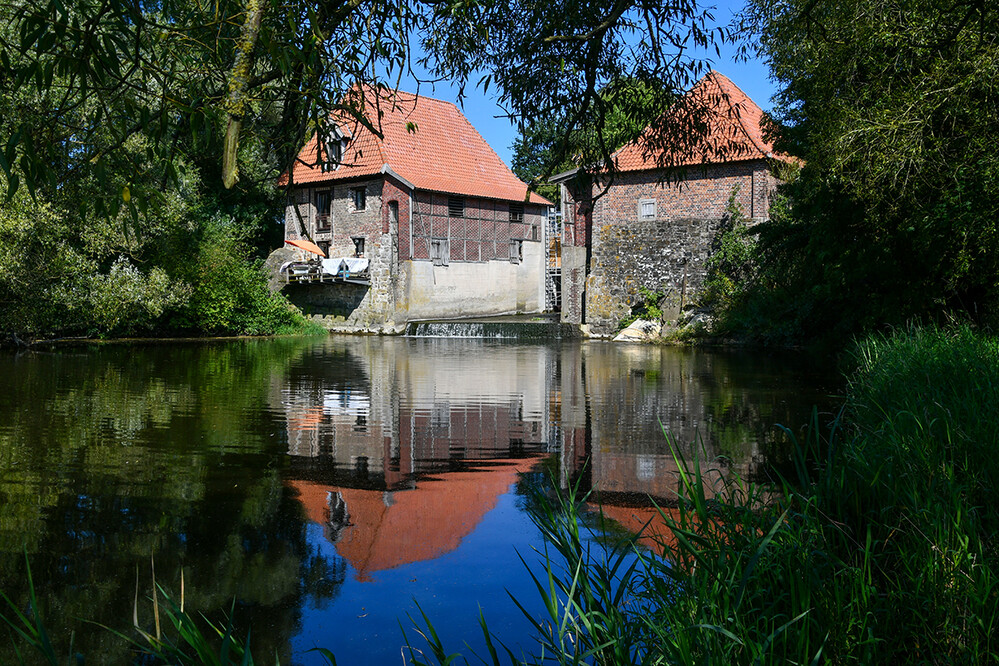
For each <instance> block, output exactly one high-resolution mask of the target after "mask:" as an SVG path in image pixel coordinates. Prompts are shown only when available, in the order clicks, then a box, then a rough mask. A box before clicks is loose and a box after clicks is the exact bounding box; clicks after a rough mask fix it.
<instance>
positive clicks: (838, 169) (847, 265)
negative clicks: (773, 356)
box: [718, 0, 999, 349]
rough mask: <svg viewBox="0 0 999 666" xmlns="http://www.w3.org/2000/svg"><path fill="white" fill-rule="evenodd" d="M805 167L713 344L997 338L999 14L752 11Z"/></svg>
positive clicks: (862, 1)
mask: <svg viewBox="0 0 999 666" xmlns="http://www.w3.org/2000/svg"><path fill="white" fill-rule="evenodd" d="M741 27H742V30H743V34H744V35H745V36H746V37H747V39H748V42H749V43H750V44H751V45H752V48H754V49H755V50H756V54H757V55H758V56H759V57H762V58H764V59H765V60H766V61H767V63H768V65H769V67H770V71H771V73H772V75H773V77H774V78H775V79H776V81H777V83H778V84H779V92H778V94H777V96H776V98H775V107H774V115H775V119H776V120H777V121H778V122H779V123H780V125H781V128H780V132H779V137H778V144H777V147H778V148H779V149H780V150H781V151H784V152H787V153H789V154H791V155H795V156H797V157H799V158H801V160H802V161H803V162H802V168H801V169H800V172H799V173H797V174H785V175H786V176H787V183H786V184H785V185H784V186H783V188H782V192H781V194H782V199H783V201H782V202H779V205H777V206H776V207H774V208H773V209H772V210H771V219H770V221H769V222H767V223H764V224H760V225H758V226H756V227H754V228H753V235H754V239H755V241H756V242H755V244H754V248H753V251H754V259H755V264H756V270H755V272H754V273H753V274H752V275H750V276H747V279H744V280H742V281H740V282H738V284H737V288H736V289H735V290H734V291H733V293H732V294H731V297H730V298H729V299H728V300H727V302H724V303H722V307H720V308H719V314H720V325H719V330H718V332H719V333H722V334H725V335H736V336H739V337H742V338H746V339H750V340H756V341H759V342H765V343H769V344H776V345H780V344H794V343H800V342H801V341H816V340H818V341H825V342H831V343H832V344H833V345H834V346H835V347H836V348H839V349H841V348H843V346H845V344H847V342H848V341H849V340H850V339H852V337H853V336H858V335H860V336H862V335H864V334H866V333H868V332H871V331H875V330H883V328H884V327H885V326H888V325H895V326H897V325H900V324H904V323H906V322H909V321H913V320H921V321H937V322H942V321H945V320H946V319H947V318H949V317H956V318H958V319H962V320H969V321H972V322H974V323H976V324H978V325H982V326H986V327H993V328H994V327H995V326H996V325H997V323H999V321H997V320H996V315H995V313H996V312H999V308H997V305H999V289H997V286H996V285H997V284H999V281H997V275H999V263H997V261H999V259H997V257H999V253H997V252H996V243H997V233H999V231H997V229H999V228H997V226H996V224H995V220H996V219H997V213H999V208H997V206H999V197H997V196H996V194H997V192H999V169H997V165H999V80H997V78H996V77H995V75H994V74H995V71H996V67H997V64H999V40H997V36H999V12H997V11H996V10H995V8H994V7H992V6H991V5H990V6H985V5H967V4H963V3H958V2H944V3H929V2H920V3H915V4H912V3H900V2H895V1H889V2H881V1H880V0H851V1H849V2H837V3H831V2H830V3H827V2H820V3H815V2H809V1H806V0H801V1H798V0H794V1H791V2H776V1H773V0H750V2H748V3H747V8H746V10H745V13H744V14H743V16H742V25H741Z"/></svg>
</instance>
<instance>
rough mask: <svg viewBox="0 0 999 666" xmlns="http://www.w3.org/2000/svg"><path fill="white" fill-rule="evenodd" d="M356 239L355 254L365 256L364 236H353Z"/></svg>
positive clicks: (353, 239)
mask: <svg viewBox="0 0 999 666" xmlns="http://www.w3.org/2000/svg"><path fill="white" fill-rule="evenodd" d="M350 240H352V241H354V256H355V257H363V256H364V236H353V237H351V239H350Z"/></svg>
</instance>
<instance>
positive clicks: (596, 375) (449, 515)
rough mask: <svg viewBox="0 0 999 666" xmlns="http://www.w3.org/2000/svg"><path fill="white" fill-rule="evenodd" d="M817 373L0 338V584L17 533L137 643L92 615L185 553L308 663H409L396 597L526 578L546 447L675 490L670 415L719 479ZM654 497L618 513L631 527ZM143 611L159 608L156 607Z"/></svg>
mask: <svg viewBox="0 0 999 666" xmlns="http://www.w3.org/2000/svg"><path fill="white" fill-rule="evenodd" d="M827 376H831V373H828V374H822V372H821V371H818V372H812V371H809V370H805V369H803V368H802V367H801V359H798V358H794V359H791V360H790V362H788V361H787V360H782V359H773V358H766V357H757V356H751V355H746V354H724V353H717V352H715V353H709V352H704V351H690V350H676V349H663V348H654V347H622V346H618V345H609V344H581V343H566V344H563V345H517V344H503V343H498V342H484V341H476V340H460V341H459V340H420V339H382V338H335V337H332V338H329V339H318V340H317V339H276V340H241V341H226V342H192V343H159V344H149V345H128V346H126V345H101V346H93V347H75V348H64V349H59V350H56V351H52V352H44V353H42V352H36V353H30V354H22V355H17V356H14V355H0V579H2V587H3V589H4V591H5V592H6V593H7V594H8V595H9V596H10V597H11V598H12V599H14V600H15V601H16V602H17V603H25V600H26V596H27V590H26V589H24V581H25V575H24V574H25V572H24V556H23V553H24V551H25V550H26V551H27V553H28V557H29V559H30V561H31V566H32V570H33V572H34V575H35V582H36V586H37V592H38V594H39V595H40V598H41V603H42V607H43V609H44V613H45V617H46V622H47V624H48V625H49V626H50V627H51V628H53V630H54V631H55V632H56V633H57V635H58V636H59V637H61V639H62V640H63V641H64V642H68V638H69V635H70V634H71V632H72V633H75V638H74V641H75V649H77V650H79V651H80V652H83V653H85V654H88V655H101V659H102V660H105V661H112V662H114V661H127V659H128V656H127V653H128V648H127V646H126V645H125V644H124V643H123V642H122V641H121V640H120V639H118V638H115V637H113V636H112V635H110V634H109V633H108V632H106V631H103V630H99V629H95V627H94V625H91V624H87V623H85V622H83V621H82V620H81V619H80V618H82V619H85V620H90V621H93V622H97V623H100V624H103V625H107V626H109V627H113V628H116V629H119V630H123V631H128V628H129V625H130V624H131V616H132V604H133V598H134V596H135V575H136V570H138V571H139V576H140V596H143V595H148V594H149V592H150V590H151V580H150V574H149V558H150V556H152V557H154V558H155V562H156V570H157V581H158V582H159V583H161V584H163V585H164V586H165V587H166V588H167V590H168V591H172V592H174V593H176V591H177V587H178V585H179V580H180V569H181V568H183V569H184V573H185V580H186V590H185V596H186V601H187V607H188V608H191V609H195V610H203V611H206V612H208V613H209V614H210V615H211V614H214V613H217V612H220V611H221V610H222V609H228V608H229V607H230V604H231V603H232V601H233V599H235V600H237V605H236V617H235V619H236V625H237V628H242V629H245V628H246V627H249V626H252V627H253V641H252V646H253V649H254V652H255V654H259V655H261V656H263V655H267V657H266V658H268V659H269V658H270V656H271V655H275V654H276V655H277V656H278V657H279V658H280V659H281V660H282V661H283V662H286V663H287V662H290V661H292V660H293V659H294V660H302V659H306V658H305V657H303V656H302V654H301V651H302V650H304V649H307V648H309V647H312V645H311V644H308V639H311V638H312V637H319V638H322V637H325V638H326V640H324V641H323V642H322V643H321V644H324V645H326V646H327V647H330V648H331V649H333V650H334V651H337V646H338V644H346V643H350V645H354V644H357V645H365V641H367V645H368V648H371V645H372V642H374V643H378V646H379V649H381V646H382V645H383V644H384V646H385V650H386V651H385V652H384V654H391V659H392V660H393V661H395V660H396V659H398V652H397V647H398V643H399V636H398V626H397V625H396V624H394V623H393V622H392V621H391V620H388V619H387V615H388V614H389V613H395V614H396V615H398V614H399V613H400V612H404V611H405V610H406V608H411V605H409V603H410V601H411V596H413V595H417V594H423V595H428V596H431V597H433V598H435V599H440V600H441V601H440V603H441V604H442V607H443V606H444V605H447V604H449V603H451V602H450V601H447V598H448V597H447V595H466V596H467V595H468V594H471V593H470V592H469V589H474V590H478V592H476V594H479V593H481V594H493V593H496V588H495V587H490V588H488V589H487V588H485V587H481V588H477V587H474V586H475V585H479V584H480V582H481V581H475V582H468V581H467V580H466V578H467V571H464V570H467V569H471V570H473V571H474V573H475V574H476V575H478V576H481V577H483V578H484V579H490V580H493V582H494V583H496V584H497V585H498V584H499V583H498V581H500V580H502V581H503V584H504V585H507V584H509V585H516V584H517V583H516V582H515V580H516V579H515V577H516V576H517V575H518V573H520V572H519V568H520V566H521V565H520V562H519V560H518V558H517V556H516V554H515V553H514V552H513V550H512V546H511V544H512V543H518V544H519V545H520V546H521V547H526V548H528V549H529V547H530V544H532V543H536V541H532V539H534V540H536V534H535V533H533V532H531V527H530V525H529V523H528V522H527V521H526V518H525V516H524V514H523V512H522V511H518V508H517V507H518V503H517V500H516V498H515V496H514V495H511V494H510V491H511V487H513V486H514V485H515V483H516V481H517V479H518V475H522V474H523V473H525V472H528V471H529V470H532V469H533V470H540V469H542V468H544V466H539V461H542V460H544V461H547V462H546V463H545V465H547V468H548V469H549V470H550V472H551V473H552V474H553V475H554V476H555V478H557V479H559V480H560V482H561V483H570V482H574V481H577V480H579V479H580V476H581V475H582V481H583V482H584V485H585V486H586V487H592V488H593V489H595V490H597V491H600V492H601V493H603V496H604V497H605V498H607V499H613V498H624V497H636V496H643V495H644V494H646V493H648V494H652V495H654V496H656V497H659V498H667V499H668V498H670V497H671V496H675V490H676V477H675V472H676V470H675V465H673V462H672V457H671V456H670V454H669V450H668V447H667V446H666V443H665V440H664V438H663V436H662V433H661V430H660V426H659V421H660V420H661V421H662V423H663V426H664V427H665V428H667V430H669V431H670V432H672V433H673V434H674V435H675V436H676V437H677V440H678V441H680V442H690V441H693V440H694V438H696V437H699V438H700V439H701V440H702V441H703V443H704V447H705V450H706V451H707V454H706V458H707V459H715V458H719V457H720V456H724V457H725V460H726V462H725V463H724V464H718V465H717V466H716V468H717V471H718V473H719V474H727V473H728V471H729V469H738V470H740V471H743V472H744V471H746V470H751V469H752V466H753V465H758V463H759V461H760V460H761V459H762V458H763V457H764V456H765V455H770V454H772V453H773V452H774V451H776V450H778V448H779V446H780V438H779V436H778V434H777V433H778V431H777V430H775V429H774V428H773V427H772V426H773V424H774V423H775V422H782V423H787V424H791V425H795V424H799V423H804V422H805V420H806V418H807V413H808V410H809V409H810V407H811V405H812V404H813V403H816V402H820V404H821V401H823V400H825V397H824V394H823V392H822V388H821V387H822V381H824V378H825V377H827ZM702 459H704V458H702ZM584 463H586V464H585V465H584ZM671 466H672V467H671ZM540 475H541V472H540V471H534V472H532V473H531V474H529V475H528V476H526V477H523V476H522V477H520V478H526V479H536V478H539V477H540ZM519 506H520V508H521V509H522V508H523V507H522V505H519ZM615 506H616V507H617V508H614V507H615ZM618 509H620V511H619V510H618ZM643 511H645V509H642V511H639V510H638V508H637V507H628V506H624V505H623V504H622V503H621V502H619V501H618V502H617V504H616V505H615V504H614V502H609V504H608V507H607V509H606V513H607V514H608V515H609V516H612V517H614V518H615V519H616V520H617V521H618V522H619V523H620V524H621V525H623V526H624V527H633V525H634V521H636V520H641V518H642V516H644V515H646V514H645V513H643ZM448 567H451V568H450V569H448ZM454 567H463V568H464V569H463V570H456V569H455V568H454ZM490 567H493V569H490ZM501 570H502V571H501ZM413 578H418V579H419V581H420V583H419V584H418V585H417V586H416V587H414V588H412V589H410V588H407V587H406V586H405V583H408V581H410V580H411V579H413ZM428 581H429V582H428ZM433 581H436V583H434V584H435V585H437V587H435V588H431V587H429V586H430V585H431V582H433ZM466 583H467V585H466ZM424 584H425V586H424V587H419V585H424ZM482 584H485V583H482ZM490 584H492V583H490ZM392 585H394V586H395V587H396V588H398V590H397V592H394V593H393V594H396V593H399V594H407V595H410V596H406V597H401V599H402V600H401V601H400V600H399V598H396V597H392V596H391V595H389V596H386V597H385V599H386V601H385V602H384V605H385V606H384V607H385V610H384V613H385V614H386V619H385V621H384V622H383V623H382V626H378V627H377V628H376V629H372V628H371V623H369V624H367V625H361V624H357V622H358V621H359V620H357V617H358V616H362V615H364V613H361V612H360V611H359V610H358V609H359V608H361V607H364V608H367V609H368V611H367V613H368V618H374V617H375V616H376V612H375V611H374V610H373V609H374V608H375V607H376V606H378V603H380V602H376V601H365V600H364V599H365V597H364V595H365V594H369V593H368V592H366V590H372V591H373V592H371V594H388V593H386V592H385V590H386V588H387V587H388V586H392ZM462 585H466V586H465V587H462ZM468 585H472V587H471V588H469V587H468ZM499 589H500V590H501V589H502V588H499ZM400 590H401V592H400ZM480 601H481V602H482V603H483V605H488V604H490V603H493V602H494V601H495V600H490V599H489V598H482V599H480ZM454 603H455V604H456V606H455V607H456V608H457V607H458V606H460V604H459V603H458V602H454ZM366 604H367V605H366ZM355 606H356V607H355ZM504 612H505V611H504ZM511 612H512V613H515V612H516V611H515V609H511ZM140 613H141V614H140V621H142V622H149V621H150V618H149V613H150V609H149V607H148V604H140ZM351 614H352V615H351ZM348 615H350V617H348ZM475 616H476V614H475V612H474V607H473V612H471V614H470V615H469V617H467V618H464V619H465V620H468V622H469V624H468V626H467V628H463V626H464V625H461V620H462V618H461V617H460V613H457V612H456V614H455V619H454V623H455V626H454V627H453V630H454V631H455V632H457V633H458V634H459V635H460V634H461V632H465V631H466V629H467V632H468V633H469V634H474V633H476V632H477V629H476V627H475ZM332 618H339V619H337V620H336V621H335V622H334V621H333V619H332ZM366 619H367V618H366ZM348 620H349V621H348ZM404 621H405V620H404ZM502 621H503V620H500V622H501V623H502ZM508 621H509V622H513V620H512V619H511V620H508ZM324 623H325V624H324ZM331 623H332V624H331ZM352 623H353V624H352ZM333 624H335V625H336V626H337V627H340V628H341V629H342V630H341V629H337V630H332V629H329V627H331V626H333ZM323 627H326V629H323ZM345 627H354V628H353V629H350V631H351V632H354V633H355V634H359V635H352V636H345V632H347V631H348V630H347V629H346V628H345ZM365 631H370V636H372V637H374V638H365V636H364V635H360V634H363V633H364V632H365ZM67 649H68V648H67ZM343 649H344V650H346V652H345V654H346V655H350V654H361V652H360V651H358V652H356V653H352V652H350V650H353V649H355V648H353V647H350V646H349V645H348V646H347V647H344V648H343ZM357 649H358V650H360V649H361V648H357ZM6 650H9V646H3V647H0V658H2V659H10V658H11V653H10V652H8V651H6ZM367 654H368V656H369V657H370V658H371V659H375V660H376V661H377V655H378V654H382V653H379V652H378V650H377V649H376V650H374V651H373V652H372V651H371V650H370V649H369V651H368V653H367ZM386 658H388V657H386ZM346 661H349V658H348V659H346V660H345V663H346ZM369 661H370V660H369Z"/></svg>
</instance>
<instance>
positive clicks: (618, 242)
mask: <svg viewBox="0 0 999 666" xmlns="http://www.w3.org/2000/svg"><path fill="white" fill-rule="evenodd" d="M722 224H723V220H722V218H718V219H714V220H709V219H680V220H653V221H640V220H634V219H633V220H628V221H626V222H623V223H617V224H606V225H602V226H597V227H596V228H595V229H594V232H593V258H592V262H591V270H590V276H589V278H588V279H587V281H586V323H588V324H589V325H590V330H591V331H592V332H594V333H600V334H607V333H612V332H614V331H615V330H616V329H617V326H618V322H619V321H620V320H621V319H622V318H624V317H625V316H627V315H629V314H630V313H631V308H632V306H633V305H635V304H637V303H638V302H640V301H641V300H642V297H641V295H640V294H639V289H638V288H639V287H640V286H641V287H645V288H647V289H649V290H651V291H662V292H666V294H667V309H670V310H672V312H669V316H670V317H671V318H675V317H676V316H677V315H678V314H679V309H680V307H681V305H682V303H681V301H686V302H689V301H690V299H691V298H692V297H693V296H694V295H695V294H696V293H697V291H698V290H699V289H700V288H701V285H702V284H703V282H704V277H705V274H706V272H707V269H706V263H707V259H708V257H709V256H710V254H711V248H712V244H713V242H714V240H715V238H716V236H717V234H718V232H719V230H720V229H721V227H722Z"/></svg>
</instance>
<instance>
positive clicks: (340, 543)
mask: <svg viewBox="0 0 999 666" xmlns="http://www.w3.org/2000/svg"><path fill="white" fill-rule="evenodd" d="M302 364H303V365H302V366H301V368H298V369H297V370H296V369H294V368H293V369H292V371H291V372H290V373H289V375H288V380H287V383H286V384H285V386H284V387H282V388H281V391H280V396H279V399H280V402H281V405H282V407H283V409H284V410H285V413H286V415H287V423H288V426H287V428H288V452H289V454H291V455H292V456H293V461H294V462H293V464H292V473H291V476H290V480H289V481H288V482H287V483H288V484H289V485H290V487H292V488H293V489H295V491H296V492H297V493H298V498H299V501H300V502H301V503H302V505H303V507H304V508H305V511H306V514H307V515H308V517H309V519H310V520H311V521H312V522H315V523H318V524H321V525H323V529H324V533H325V535H326V538H327V539H328V540H329V541H330V542H332V543H334V544H336V547H337V551H338V553H339V554H340V555H341V556H342V557H344V558H345V559H347V560H348V561H349V562H350V563H351V565H352V566H353V568H354V570H355V571H356V572H357V577H358V578H360V579H365V578H366V577H368V576H370V575H371V574H372V573H373V572H375V571H378V570H381V569H387V568H393V567H396V566H399V565H401V564H406V563H410V562H415V561H421V560H425V559H432V558H435V557H439V556H440V555H442V554H444V553H447V552H450V551H451V550H453V549H454V548H456V547H457V546H458V544H459V543H460V542H461V540H462V539H463V538H464V537H465V536H467V535H468V534H469V533H471V531H472V530H474V528H475V526H476V525H477V524H478V523H479V521H481V520H482V518H483V516H484V515H485V514H486V513H487V512H488V511H489V510H490V509H491V508H492V507H493V506H495V504H496V499H497V498H498V497H499V496H500V495H502V494H503V493H505V492H507V491H508V490H509V489H510V488H511V486H512V485H513V484H514V483H516V481H517V475H518V474H520V473H525V472H528V471H530V470H532V469H533V470H540V469H541V466H540V465H539V464H538V463H539V462H540V461H542V460H543V459H545V458H553V459H554V460H555V461H556V462H557V464H556V465H555V467H556V468H557V469H556V476H557V477H558V481H559V482H560V483H561V484H562V485H563V486H565V485H567V484H569V483H574V482H576V481H577V480H580V479H581V480H582V482H583V485H584V487H585V488H591V489H593V490H594V491H596V492H597V493H598V495H599V497H600V499H601V503H602V504H603V505H604V507H605V513H606V514H607V515H608V516H610V517H612V518H614V519H615V520H617V521H618V522H620V523H621V524H622V525H624V526H625V527H629V528H632V529H637V528H638V527H640V526H641V525H642V524H643V523H644V522H646V521H647V519H648V518H649V517H651V516H653V515H654V513H655V512H654V510H652V509H651V508H650V503H649V499H648V498H649V496H651V497H652V498H654V500H655V501H656V502H657V503H659V504H664V505H667V506H668V505H670V503H675V501H676V498H677V494H678V492H679V490H680V475H679V473H678V468H677V462H676V458H675V457H674V455H673V453H672V451H671V448H670V442H669V441H668V440H667V436H666V435H664V432H665V433H667V434H668V435H669V436H670V437H671V438H672V440H671V441H672V442H673V443H674V446H677V447H678V449H679V452H680V453H682V455H683V456H685V457H686V458H687V459H688V460H691V461H692V460H693V458H694V456H695V455H696V456H697V457H698V458H699V464H700V467H701V470H702V472H703V474H704V478H705V480H706V482H707V485H708V487H709V489H717V488H720V487H721V484H722V483H723V482H724V479H725V478H726V477H728V476H729V475H731V474H732V473H733V472H738V473H740V474H742V475H747V474H750V473H752V472H753V470H754V468H755V466H756V465H757V464H758V462H759V461H760V460H761V457H762V454H761V450H762V449H763V448H766V446H767V445H768V437H770V435H768V433H767V431H766V429H765V428H763V427H761V426H759V425H754V424H760V423H764V422H769V423H773V421H772V419H773V418H774V417H776V416H777V412H779V411H780V407H781V405H779V404H776V403H774V404H770V403H768V402H767V399H766V396H765V395H764V396H763V399H762V401H761V396H760V393H761V389H760V388H759V387H756V388H755V389H753V387H752V386H748V387H747V385H746V383H747V382H746V380H747V373H748V375H750V376H751V375H752V373H753V369H752V368H746V367H738V366H735V365H732V364H729V363H727V362H726V361H725V358H724V356H720V355H718V354H717V353H715V354H711V355H708V354H698V353H697V352H696V351H695V352H691V351H690V350H684V351H683V353H677V352H676V350H669V349H665V350H664V349H661V348H652V347H622V346H617V345H601V344H562V345H558V346H554V345H553V346H548V347H545V346H521V345H515V344H501V343H495V344H488V345H483V344H482V343H481V341H475V342H474V344H470V343H469V342H468V341H464V340H453V339H384V338H360V339H359V338H349V339H338V338H333V339H331V340H330V341H329V343H328V344H327V345H326V347H325V348H321V349H319V350H317V351H316V353H314V354H313V355H311V356H310V357H309V358H306V359H303V361H302ZM768 372H772V370H770V369H768ZM750 384H751V382H750ZM764 393H765V391H764ZM768 405H769V406H768ZM761 411H764V412H769V413H767V414H761ZM768 419H771V420H768ZM548 468H549V471H551V469H550V468H551V466H550V465H549V466H548ZM537 473H540V472H537Z"/></svg>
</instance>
